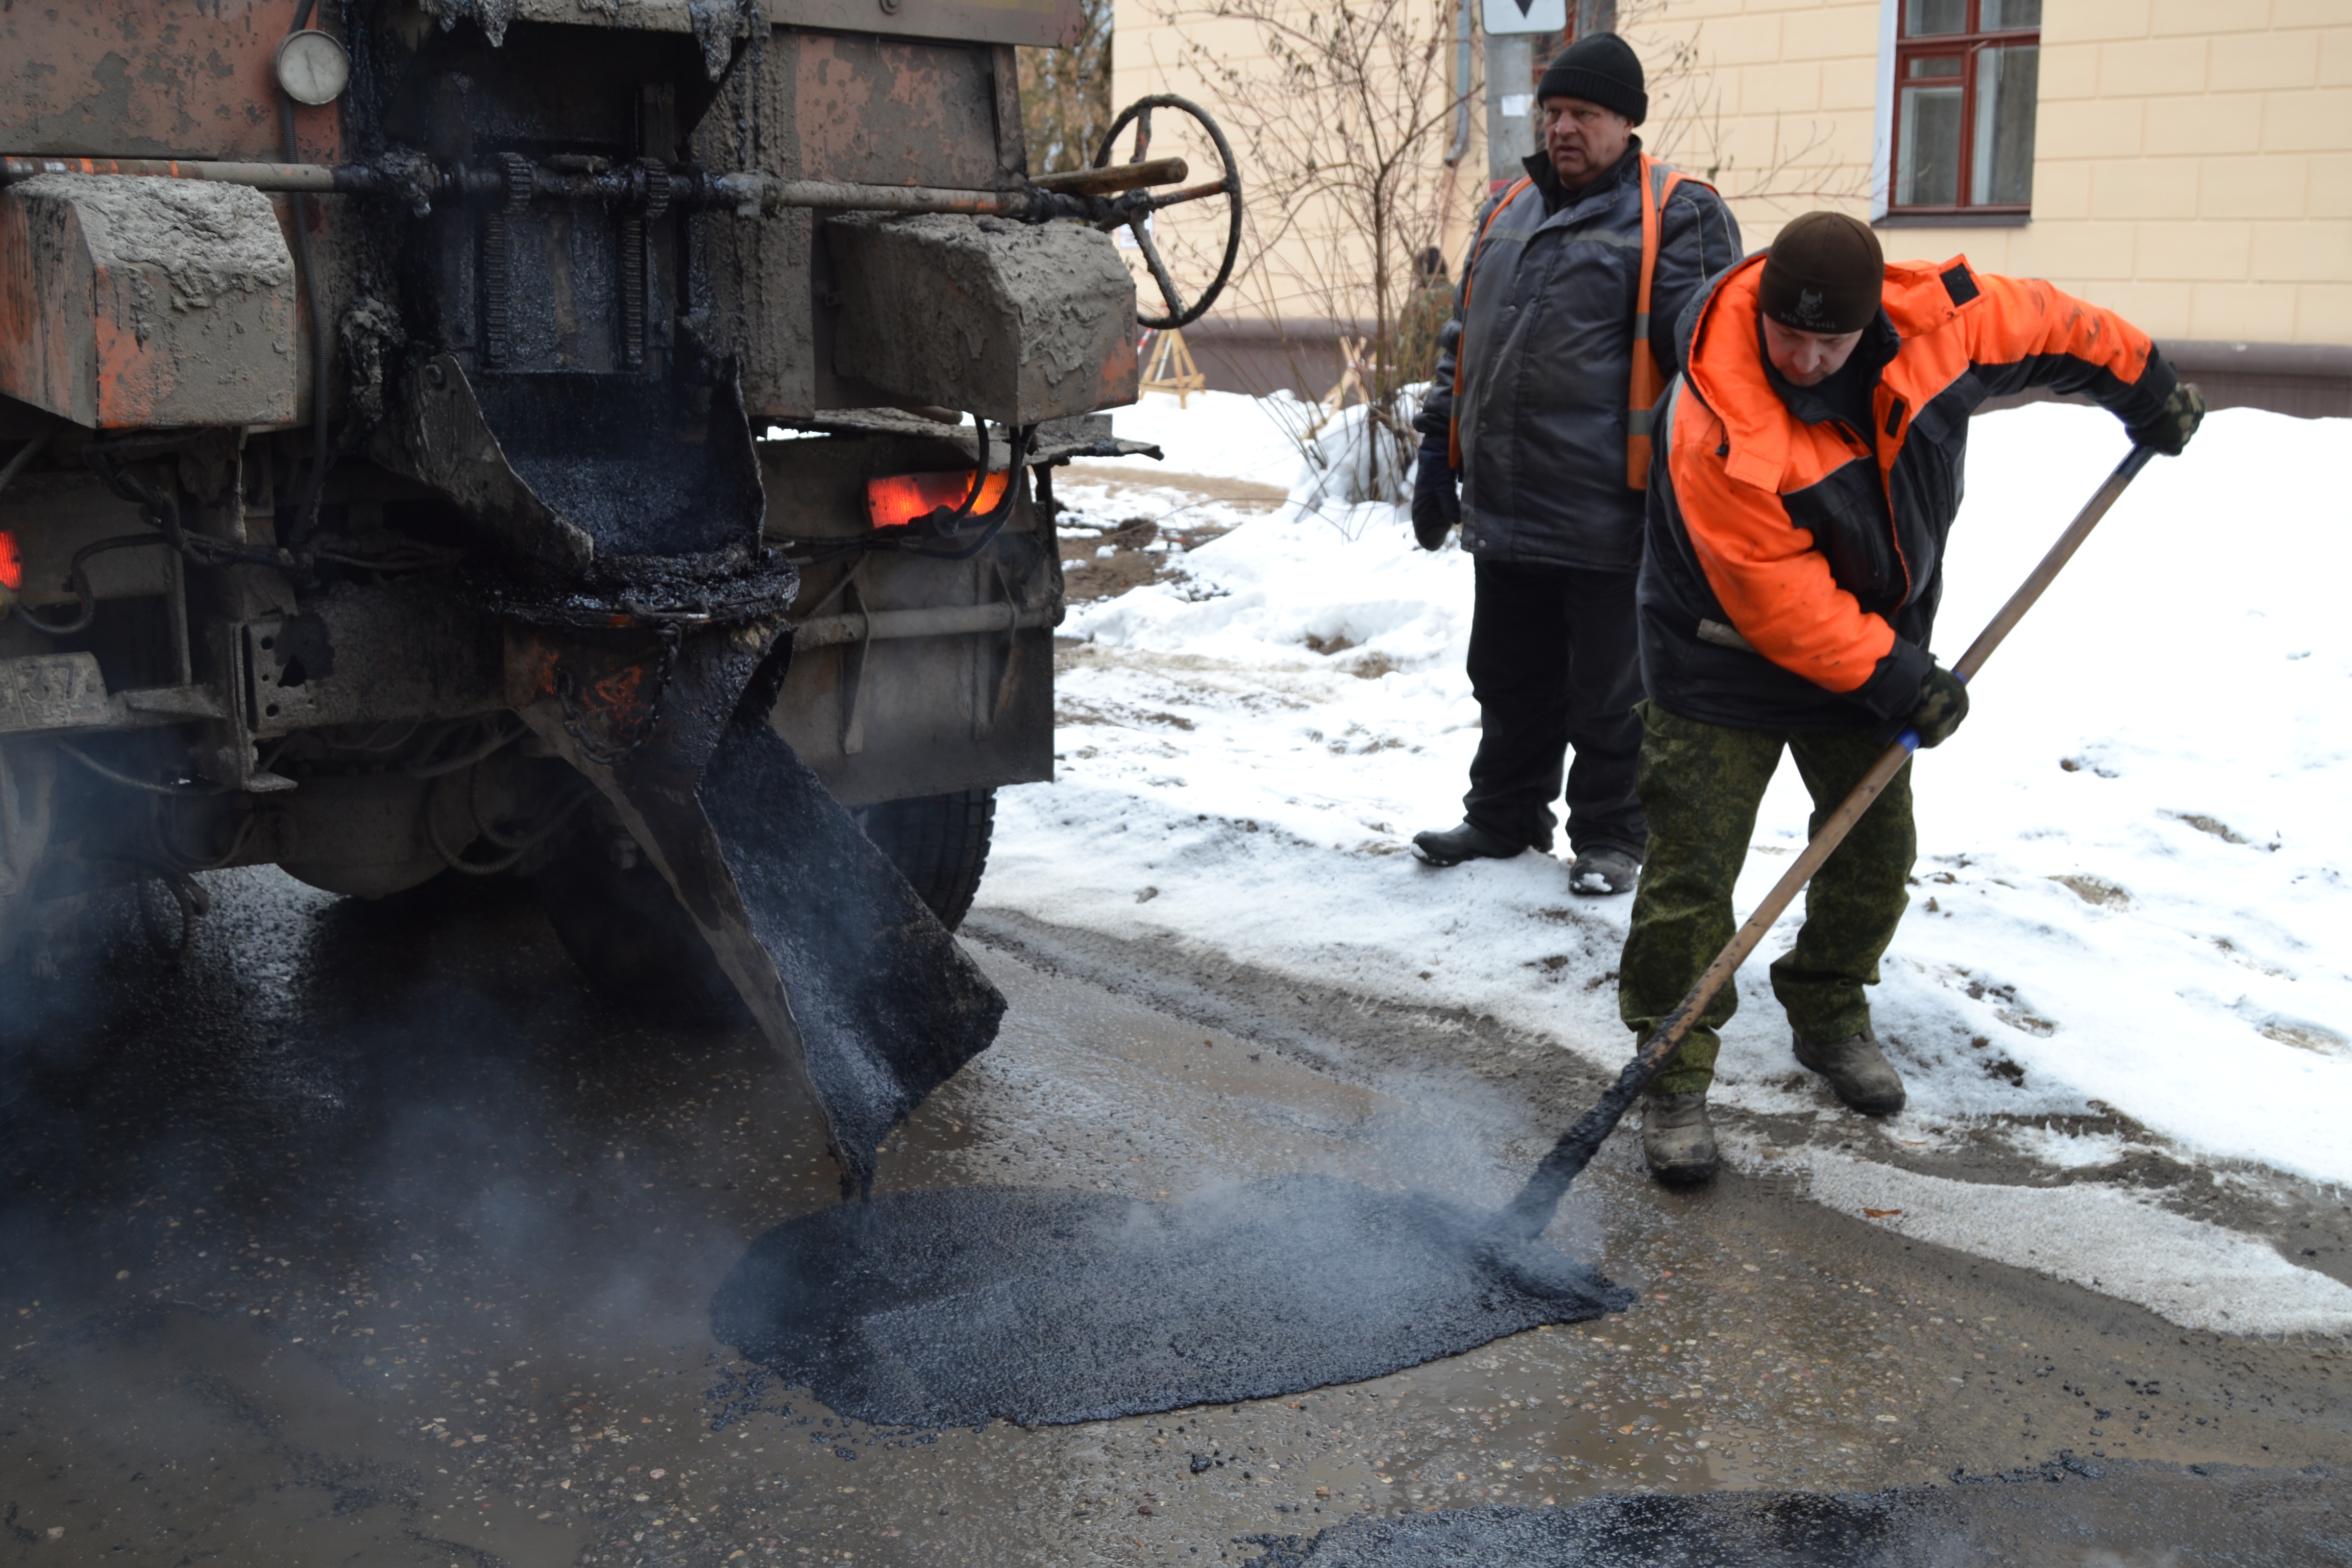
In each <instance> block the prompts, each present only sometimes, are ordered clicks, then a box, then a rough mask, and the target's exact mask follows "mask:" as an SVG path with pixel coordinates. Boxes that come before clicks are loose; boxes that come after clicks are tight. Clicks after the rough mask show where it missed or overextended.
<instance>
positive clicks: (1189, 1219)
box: [712, 1175, 1633, 1426]
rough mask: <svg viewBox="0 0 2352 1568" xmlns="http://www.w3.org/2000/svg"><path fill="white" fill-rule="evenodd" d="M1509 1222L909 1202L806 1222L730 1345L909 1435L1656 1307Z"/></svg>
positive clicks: (1207, 1200)
mask: <svg viewBox="0 0 2352 1568" xmlns="http://www.w3.org/2000/svg"><path fill="white" fill-rule="evenodd" d="M1490 1225H1491V1216H1489V1215H1482V1214H1479V1213H1476V1212H1475V1211H1473V1210H1470V1209H1466V1208H1463V1207H1459V1206H1456V1205H1452V1204H1448V1203H1445V1202H1444V1201H1442V1200H1440V1199H1436V1198H1433V1197H1428V1196H1425V1195H1422V1194H1396V1193H1382V1192H1376V1191H1374V1190H1372V1189H1370V1188H1369V1187H1362V1186H1358V1185H1356V1184H1353V1183H1350V1182H1343V1181H1339V1180H1336V1179H1334V1178H1331V1177H1326V1176H1311V1175H1294V1176H1281V1177H1276V1178H1273V1179H1270V1180H1265V1181H1259V1182H1253V1183H1249V1184H1245V1185H1238V1186H1223V1187H1212V1188H1209V1189H1206V1190H1204V1191H1202V1192H1201V1193H1197V1194H1193V1195H1192V1196H1191V1197H1190V1198H1188V1199H1187V1200H1185V1201H1183V1202H1181V1203H1177V1204H1172V1205H1171V1204H1155V1203H1149V1202H1143V1201H1138V1200H1133V1199H1129V1198H1123V1197H1118V1196H1113V1195H1106V1194H1093V1193H1079V1192H1071V1191H1067V1190H1063V1189H1047V1188H1012V1187H962V1188H956V1189H951V1190H948V1191H939V1192H915V1193H901V1194H889V1195H887V1196H883V1197H878V1198H876V1199H874V1200H873V1201H872V1202H870V1203H866V1204H856V1205H842V1206H839V1207H835V1208H830V1209H824V1210H821V1211H819V1212H817V1213H815V1214H812V1215H803V1216H802V1217H801V1218H798V1219H794V1220H792V1221H789V1222H787V1223H786V1224H784V1225H782V1226H777V1227H776V1228H775V1229H774V1230H772V1231H770V1232H769V1233H768V1234H767V1235H766V1236H764V1237H761V1238H760V1240H759V1241H758V1242H757V1243H755V1244H754V1245H753V1246H752V1247H751V1252H750V1254H749V1255H748V1256H747V1257H746V1258H744V1259H743V1261H742V1263H741V1264H740V1265H739V1266H738V1267H737V1268H736V1269H735V1271H734V1273H733V1274H732V1275H731V1276H730V1278H729V1279H728V1280H727V1282H726V1284H725V1285H723V1286H721V1287H720V1289H719V1293H718V1297H717V1299H716V1300H715V1301H714V1303H713V1306H712V1317H713V1332H714V1334H715V1336H716V1337H717V1338H718V1339H719V1340H720V1341H722V1342H726V1343H729V1344H732V1345H735V1346H737V1347H739V1348H740V1350H741V1351H742V1352H743V1353H744V1354H745V1355H746V1356H748V1357H750V1358H751V1359H752V1360H754V1361H758V1362H761V1363H764V1364H766V1365H768V1366H769V1367H770V1368H772V1370H773V1371H774V1372H775V1373H777V1374H778V1375H779V1376H780V1378H781V1379H782V1381H783V1382H785V1383H787V1384H800V1385H805V1386H807V1387H808V1388H810V1389H811V1390H812V1391H813V1392H814V1394H816V1396H817V1397H818V1398H819V1399H821V1400H823V1401H824V1404H825V1405H827V1406H828V1407H829V1408H831V1409H833V1410H835V1411H836V1412H839V1413H842V1414H845V1415H850V1416H853V1417H855V1418H856V1419H858V1420H863V1421H871V1422H876V1423H879V1424H884V1425H892V1426H968V1425H976V1424H979V1423H982V1422H985V1421H987V1420H988V1419H990V1418H991V1417H1003V1418H1004V1419H1007V1420H1011V1421H1015V1422H1019V1423H1021V1424H1023V1425H1024V1426H1034V1425H1060V1424H1066V1423H1071V1422H1079V1421H1099V1420H1105V1419H1108V1418H1110V1417H1113V1416H1119V1415H1140V1414H1143V1413H1146V1412H1150V1411H1160V1410H1172V1409H1176V1408H1179V1407H1181V1406H1186V1405H1215V1404H1223V1403H1230V1402H1232V1401H1234V1400H1241V1399H1264V1398H1271V1397H1273V1396H1275V1395H1277V1394H1297V1393H1301V1392H1303V1391H1305V1390H1307V1389H1311V1388H1320V1387H1324V1386H1327V1385H1329V1384H1350V1383H1360V1382H1362V1381H1363V1380H1365V1379H1367V1378H1373V1377H1381V1376H1384V1375H1386V1374H1388V1373H1393V1372H1398V1371H1402V1369H1404V1368H1407V1367H1413V1366H1420V1365H1422V1364H1423V1363H1428V1362H1432V1361H1435V1360H1437V1359H1439V1358H1440V1357H1443V1356H1449V1355H1457V1354H1460V1353H1461V1352H1465V1351H1469V1350H1474V1349H1475V1348H1476V1347H1478V1346H1480V1345H1483V1344H1486V1343H1487V1342H1489V1341H1492V1340H1496V1339H1500V1338H1502V1337H1503V1336H1505V1335H1507V1334H1515V1333H1519V1332H1521V1331H1525V1330H1528V1329H1532V1328H1534V1327H1536V1326H1537V1325H1538V1324H1541V1323H1562V1322H1574V1321H1581V1320H1584V1319H1588V1318H1597V1317H1600V1316H1601V1315H1602V1314H1603V1313H1606V1312H1611V1311H1616V1310H1622V1309H1623V1308H1625V1307H1626V1306H1628V1305H1630V1304H1631V1303H1632V1301H1633V1292H1632V1291H1630V1290H1623V1289H1618V1288H1617V1287H1615V1286H1612V1284H1610V1283H1609V1281H1607V1280H1606V1279H1602V1278H1601V1276H1600V1275H1598V1274H1596V1273H1594V1272H1592V1271H1591V1269H1590V1268H1585V1267H1584V1266H1583V1265H1581V1264H1579V1263H1577V1262H1576V1261H1575V1260H1573V1259H1571V1258H1569V1257H1567V1256H1566V1255H1565V1254H1563V1253H1560V1252H1558V1251H1555V1250H1553V1249H1552V1248H1549V1247H1542V1246H1539V1245H1528V1246H1523V1247H1513V1248H1510V1249H1508V1250H1500V1251H1498V1250H1494V1249H1490V1248H1489V1247H1487V1246H1486V1245H1484V1244H1482V1243H1481V1242H1480V1240H1479V1237H1481V1236H1482V1235H1484V1234H1485V1232H1486V1229H1487V1228H1488V1226H1490Z"/></svg>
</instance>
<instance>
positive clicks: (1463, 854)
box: [1412, 820, 1527, 866]
mask: <svg viewBox="0 0 2352 1568" xmlns="http://www.w3.org/2000/svg"><path fill="white" fill-rule="evenodd" d="M1412 852H1413V854H1414V855H1416V856H1418V857H1419V858H1420V859H1421V862H1422V864H1423V865H1425V866H1459V865H1460V864H1462V862H1463V861H1465V860H1508V859H1511V858H1514V857H1516V856H1518V855H1522V854H1525V853H1526V852H1527V846H1526V845H1524V844H1515V843H1513V842H1512V841H1511V840H1510V839H1507V838H1505V837H1500V836H1499V835H1496V834H1493V833H1489V832H1487V831H1486V829H1485V828H1483V827H1481V826H1478V825H1477V824H1476V823H1475V822H1470V821H1466V820H1465V822H1464V823H1463V824H1462V826H1459V827H1449V828H1446V829H1444V831H1443V832H1440V831H1439V830H1438V829H1436V828H1431V829H1430V830H1429V831H1428V832H1427V833H1416V834H1414V835H1413V836H1412Z"/></svg>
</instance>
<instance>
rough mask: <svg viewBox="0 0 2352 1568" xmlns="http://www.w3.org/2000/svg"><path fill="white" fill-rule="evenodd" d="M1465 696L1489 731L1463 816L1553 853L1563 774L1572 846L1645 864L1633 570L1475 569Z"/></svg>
mask: <svg viewBox="0 0 2352 1568" xmlns="http://www.w3.org/2000/svg"><path fill="white" fill-rule="evenodd" d="M1476 569H1477V574H1478V579H1477V581H1478V603H1477V609H1476V611H1475V614H1474V615H1473V616H1471V620H1470V687H1471V689H1472V691H1473V692H1475V694H1476V696H1477V699H1478V710H1479V715H1480V719H1481V721H1482V723H1483V724H1484V726H1485V728H1484V730H1483V731H1482V732H1481V733H1480V735H1479V737H1478V754H1477V755H1476V756H1475V757H1473V758H1472V759H1471V760H1470V793H1469V794H1468V795H1464V796H1463V797H1462V806H1463V813H1464V815H1465V816H1467V817H1469V819H1470V820H1471V821H1472V822H1473V823H1475V825H1476V826H1480V827H1482V828H1485V829H1486V831H1487V832H1489V833H1492V834H1495V835H1496V836H1498V837H1503V838H1508V839H1512V840H1514V841H1516V842H1517V843H1520V844H1527V845H1532V846H1533V847H1536V848H1538V849H1542V850H1547V851H1548V850H1549V849H1550V848H1551V833H1552V827H1553V826H1554V825H1555V823H1556V822H1557V820H1558V819H1557V818H1555V817H1554V816H1552V811H1551V807H1552V803H1553V802H1554V801H1556V800H1558V799H1559V795H1560V768H1561V764H1562V763H1564V762H1566V760H1567V755H1568V752H1569V750H1570V748H1571V747H1573V748H1574V749H1575V752H1576V761H1575V763H1574V764H1573V765H1572V766H1570V767H1569V768H1568V843H1569V847H1570V849H1571V850H1573V851H1575V852H1577V853H1582V852H1584V851H1585V850H1588V849H1604V848H1606V849H1622V850H1623V851H1625V852H1626V853H1627V854H1629V855H1632V856H1633V858H1636V859H1639V858H1641V856H1642V850H1643V844H1644V842H1645V841H1646V840H1647V839H1648V837H1649V831H1650V830H1649V826H1648V824H1647V822H1646V821H1645V820H1644V818H1643V816H1642V803H1641V801H1640V799H1639V798H1638V797H1637V796H1636V795H1634V793H1633V774H1634V768H1635V765H1636V763H1637V762H1638V761H1639V759H1640V756H1641V752H1642V721H1641V720H1639V719H1638V718H1636V717H1634V714H1633V704H1635V703H1636V702H1638V701H1640V700H1642V670H1641V663H1640V660H1639V658H1637V657H1636V652H1635V648H1634V644H1633V577H1634V574H1633V573H1631V572H1594V571H1585V570H1581V569H1580V568H1576V567H1570V566H1509V565H1501V564H1494V563H1487V562H1485V561H1480V562H1478V563H1477V566H1476Z"/></svg>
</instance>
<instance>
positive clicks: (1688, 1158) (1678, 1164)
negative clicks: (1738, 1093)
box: [1642, 1092, 1716, 1187]
mask: <svg viewBox="0 0 2352 1568" xmlns="http://www.w3.org/2000/svg"><path fill="white" fill-rule="evenodd" d="M1642 1158H1643V1160H1646V1161H1647V1162H1649V1166H1650V1174H1652V1175H1654V1176H1655V1177H1657V1178H1658V1180H1660V1181H1662V1182H1664V1183H1665V1184H1667V1185H1668V1186H1670V1187H1688V1186H1696V1185H1697V1184H1699V1183H1701V1182H1711V1181H1713V1180H1714V1179H1715V1166H1716V1156H1715V1128H1714V1127H1713V1126H1712V1125H1710V1124H1709V1123H1708V1121H1707V1119H1706V1094H1705V1093H1704V1092H1701V1093H1698V1094H1654V1095H1651V1096H1650V1097H1649V1098H1648V1099H1646V1100H1643V1101H1642Z"/></svg>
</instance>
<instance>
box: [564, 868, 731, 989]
mask: <svg viewBox="0 0 2352 1568" xmlns="http://www.w3.org/2000/svg"><path fill="white" fill-rule="evenodd" d="M532 880H533V881H534V882H535V883H536V884H537V887H538V891H539V907H540V909H541V910H542V911H544V912H545V914H546V915H547V923H548V924H549V925H551V926H553V927H554V928H555V940H556V941H558V942H562V944H563V951H564V952H567V953H569V954H570V955H571V957H572V963H576V964H578V965H579V966H580V972H581V973H583V975H585V976H586V977H587V980H588V984H589V985H590V986H591V987H593V989H594V990H596V991H598V992H600V993H601V994H604V995H606V996H609V997H611V998H612V999H613V1000H614V1001H616V1002H619V1003H621V1004H623V1005H626V1006H628V1007H631V1008H633V1009H636V1010H640V1011H644V1012H646V1013H652V1014H657V1015H659V1016H663V1017H666V1018H668V1019H672V1020H676V1021H678V1022H684V1023H694V1024H718V1023H733V1022H740V1021H741V1020H743V1019H744V1018H745V1017H746V1016H748V1014H747V1012H746V1010H745V1008H744V1006H743V1003H742V999H741V998H740V997H739V996H738V995H737V994H735V987H734V985H733V984H730V982H729V980H728V978H727V973H726V972H725V971H724V970H722V969H720V968H719V961H718V960H717V959H716V958H714V957H712V956H711V953H710V944H709V942H705V941H704V940H703V939H702V932H701V931H698V930H697V929H696V928H695V924H694V921H691V920H689V919H688V917H687V913H686V910H684V909H683V908H681V907H680V906H679V904H678V901H677V894H675V893H673V892H671V891H670V887H669V884H668V883H667V882H666V881H664V880H663V879H662V874H661V873H660V872H659V871H656V870H655V869H654V868H653V867H651V866H649V865H647V864H646V863H645V862H644V861H642V860H640V861H638V862H637V864H635V866H632V867H630V868H628V869H626V870H624V869H622V868H620V867H618V866H616V865H614V863H613V858H612V856H611V855H610V854H609V853H608V852H607V851H606V849H605V847H604V845H603V844H601V843H579V844H575V845H574V846H573V847H572V848H571V849H569V850H568V851H567V852H566V853H564V854H562V855H559V856H557V857H556V858H554V859H553V860H552V861H551V862H549V864H548V866H547V867H546V868H545V869H543V870H541V872H540V873H539V874H538V875H537V876H536V877H534V878H533V879H532Z"/></svg>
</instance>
